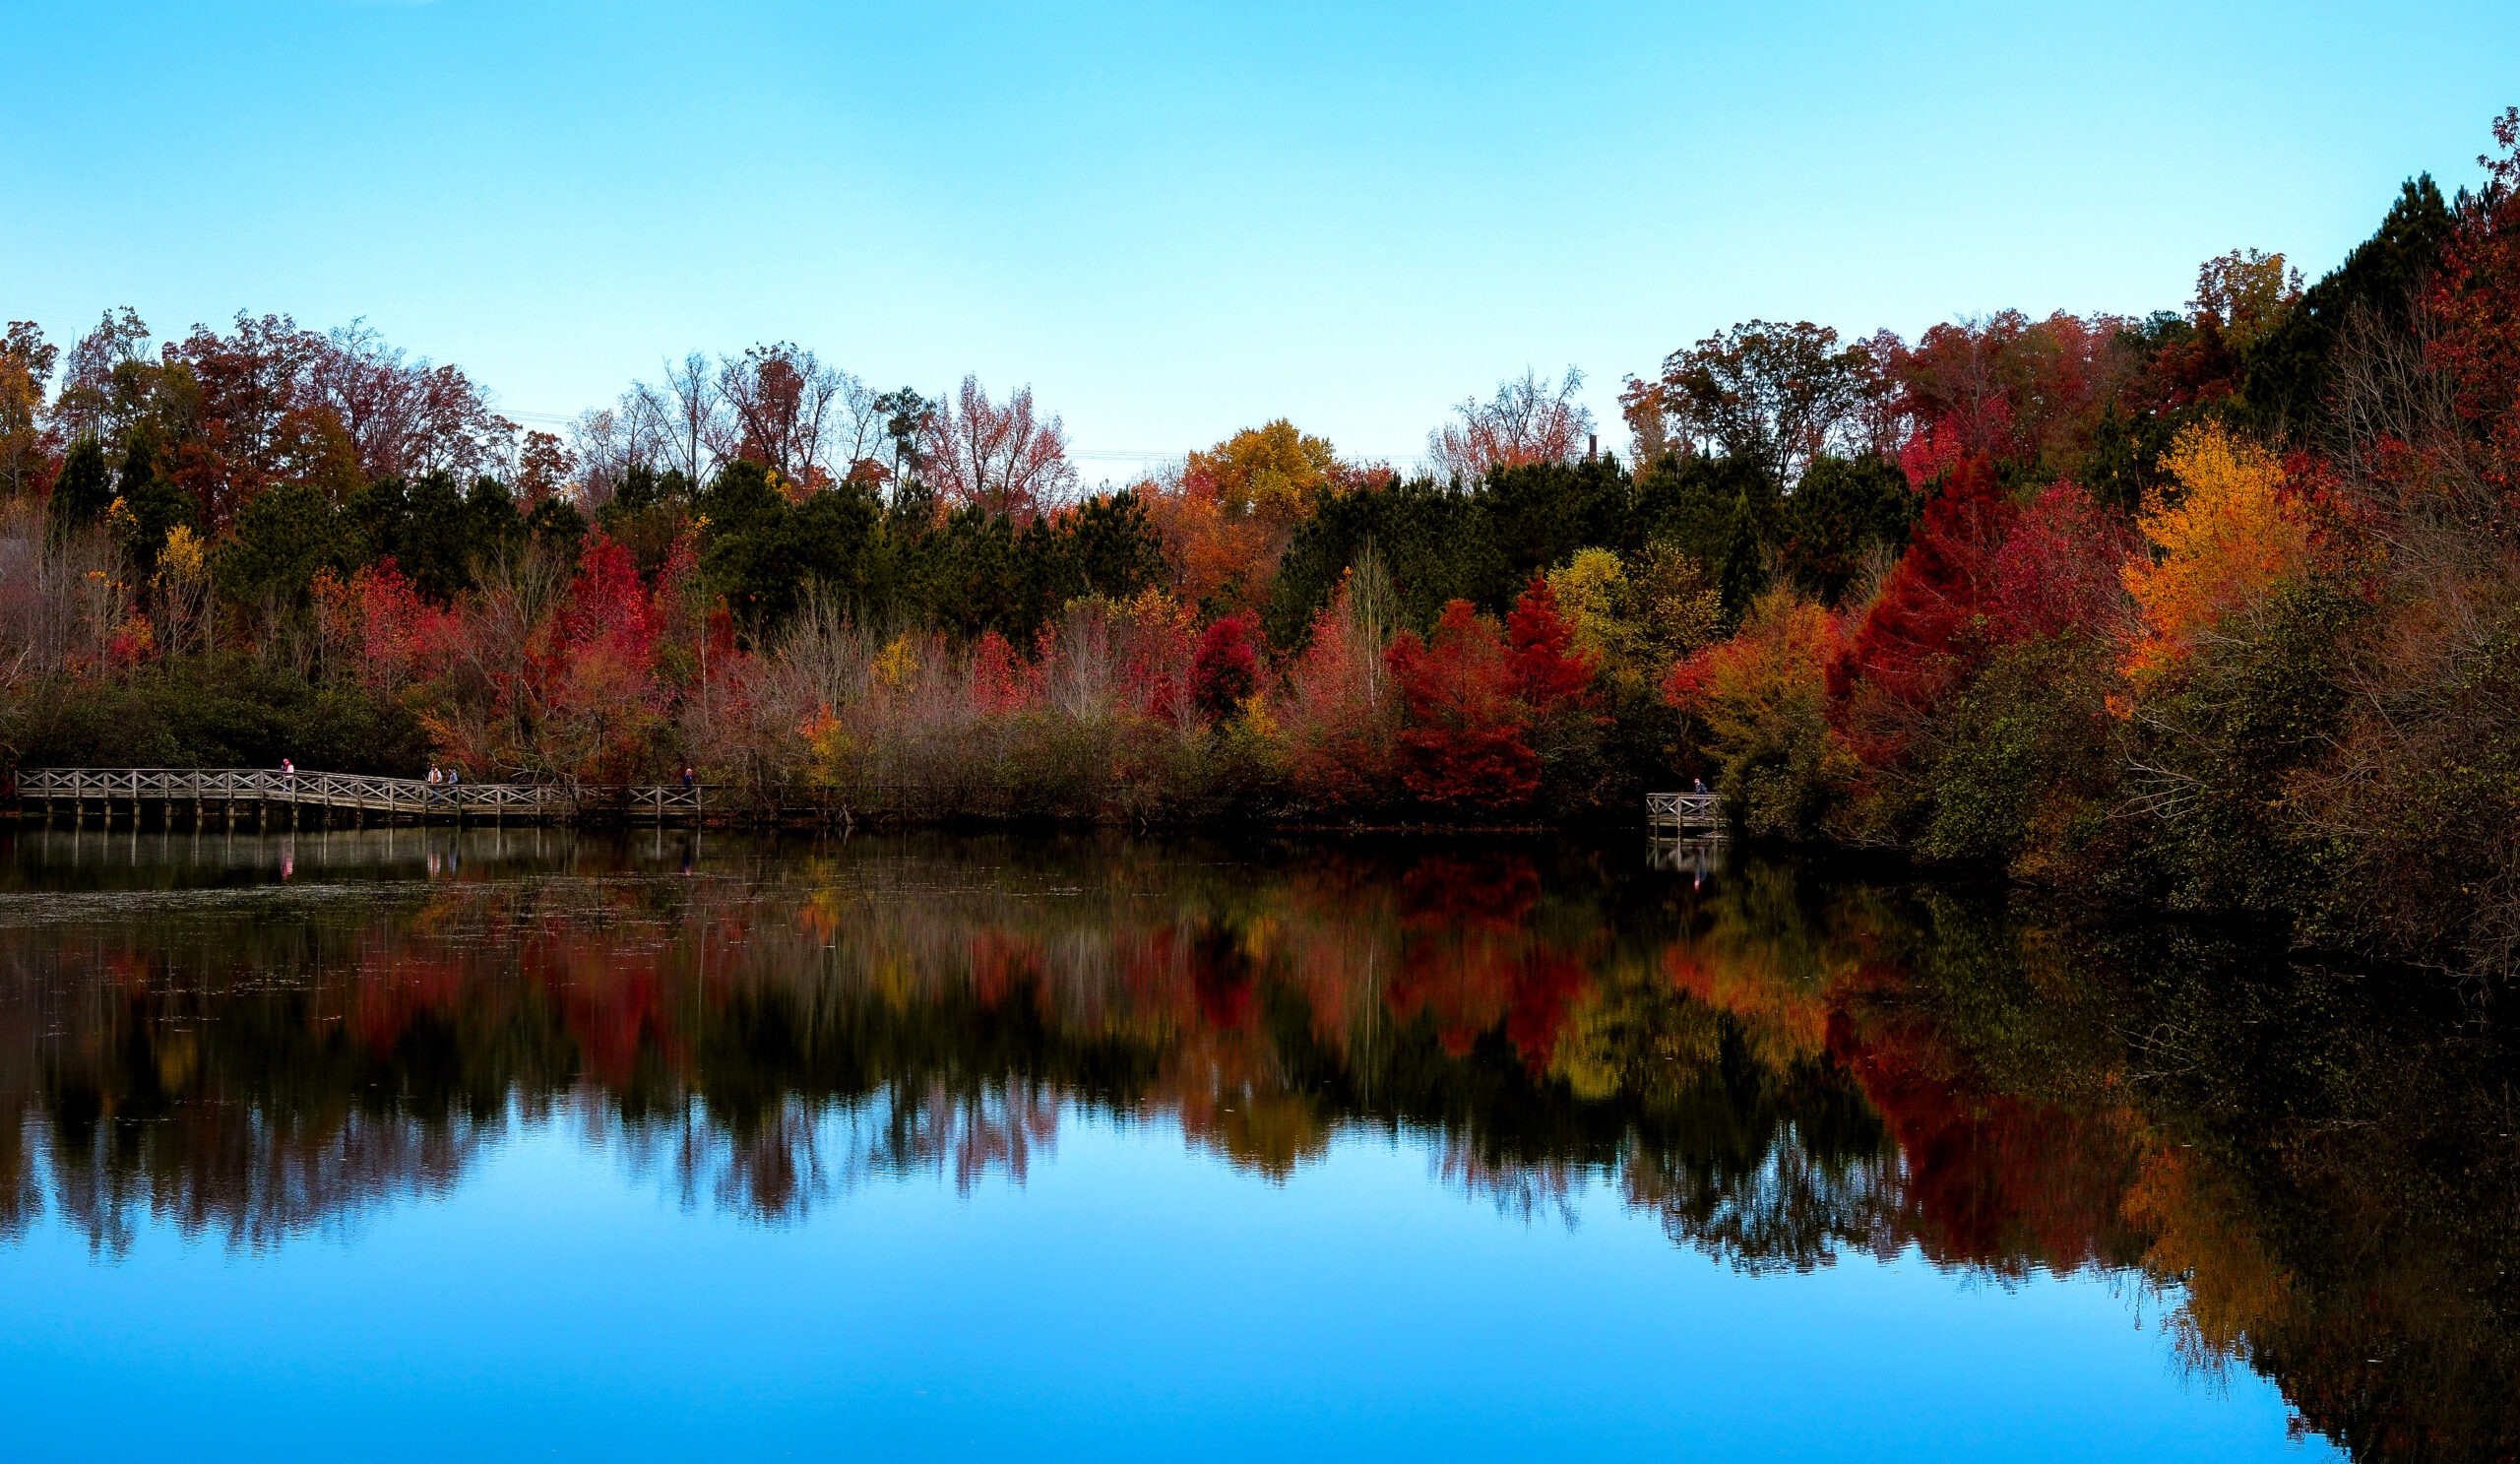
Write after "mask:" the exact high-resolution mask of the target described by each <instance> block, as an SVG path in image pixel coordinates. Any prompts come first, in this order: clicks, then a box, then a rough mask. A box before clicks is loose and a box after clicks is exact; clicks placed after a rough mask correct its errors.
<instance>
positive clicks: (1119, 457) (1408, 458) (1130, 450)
mask: <svg viewBox="0 0 2520 1464" xmlns="http://www.w3.org/2000/svg"><path fill="white" fill-rule="evenodd" d="M500 415H501V416H504V417H506V418H507V419H508V420H509V421H512V422H520V423H525V424H529V425H533V426H552V427H567V426H574V425H575V424H576V423H577V420H578V419H577V418H576V417H575V416H568V415H563V414H559V413H556V412H524V411H519V410H516V409H508V410H505V411H502V412H501V413H500ZM1067 455H1068V459H1069V460H1070V461H1071V462H1078V463H1111V464H1126V465H1129V466H1133V467H1141V468H1146V467H1162V466H1165V465H1167V464H1172V463H1178V462H1182V461H1184V460H1186V459H1187V458H1188V457H1189V456H1190V454H1189V451H1188V450H1187V449H1182V450H1176V451H1172V452H1161V451H1156V450H1153V449H1149V448H1139V447H1072V448H1070V449H1068V454H1067ZM1340 456H1342V457H1344V458H1346V459H1347V460H1348V461H1349V462H1351V463H1388V464H1390V465H1391V466H1392V467H1394V468H1397V469H1401V470H1403V471H1408V472H1416V471H1420V470H1423V469H1426V468H1429V467H1430V466H1431V465H1432V463H1433V460H1432V459H1430V458H1428V457H1427V456H1426V455H1425V454H1424V453H1422V452H1407V453H1342V454H1341V455H1340Z"/></svg>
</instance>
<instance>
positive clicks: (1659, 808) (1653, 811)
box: [1645, 793, 1724, 838]
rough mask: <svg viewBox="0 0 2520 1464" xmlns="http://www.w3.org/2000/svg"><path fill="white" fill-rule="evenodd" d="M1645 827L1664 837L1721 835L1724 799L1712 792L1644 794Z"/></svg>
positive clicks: (1722, 830)
mask: <svg viewBox="0 0 2520 1464" xmlns="http://www.w3.org/2000/svg"><path fill="white" fill-rule="evenodd" d="M1645 826H1646V828H1647V829H1649V830H1651V831H1652V832H1653V833H1655V834H1656V835H1658V836H1662V837H1665V838H1687V837H1690V836H1693V835H1695V836H1713V835H1717V834H1721V833H1723V832H1724V808H1723V802H1722V800H1721V799H1720V798H1719V797H1718V796H1716V795H1714V794H1711V793H1649V794H1647V795H1646V796H1645Z"/></svg>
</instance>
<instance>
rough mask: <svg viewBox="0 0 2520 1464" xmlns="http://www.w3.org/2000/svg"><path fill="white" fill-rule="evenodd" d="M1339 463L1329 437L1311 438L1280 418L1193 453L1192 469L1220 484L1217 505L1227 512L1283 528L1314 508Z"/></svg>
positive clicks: (1197, 473)
mask: <svg viewBox="0 0 2520 1464" xmlns="http://www.w3.org/2000/svg"><path fill="white" fill-rule="evenodd" d="M1337 466H1338V458H1337V455H1335V454H1334V453H1332V452H1331V450H1330V443H1329V442H1328V441H1327V440H1326V439H1323V438H1320V437H1307V436H1305V435H1304V434H1303V433H1301V432H1298V431H1296V430H1295V426H1294V423H1292V422H1291V421H1288V420H1287V419H1286V418H1285V417H1280V418H1278V419H1277V420H1276V421H1273V422H1270V423H1269V424H1268V425H1266V426H1260V427H1245V428H1243V429H1242V430H1241V431H1239V432H1236V433H1234V434H1233V435H1232V436H1230V437H1229V438H1227V439H1226V440H1225V441H1223V442H1220V443H1218V444H1217V445H1216V446H1215V447H1212V448H1210V449H1208V450H1207V451H1206V452H1194V453H1192V454H1190V464H1189V472H1190V473H1191V474H1193V475H1198V476H1204V477H1206V478H1207V479H1208V480H1209V481H1210V482H1212V483H1214V484H1215V485H1216V495H1217V502H1218V505H1219V506H1220V507H1221V508H1223V509H1224V510H1225V512H1226V513H1227V514H1228V515H1229V516H1231V517H1240V516H1242V515H1246V514H1247V515H1250V516H1251V517H1253V518H1257V519H1261V520H1264V521H1266V522H1268V523H1271V524H1275V525H1279V526H1282V527H1283V526H1285V525H1289V524H1292V523H1294V522H1295V521H1296V520H1297V519H1300V518H1302V517H1303V516H1304V515H1305V514H1306V513H1308V512H1310V511H1311V509H1312V504H1313V500H1314V499H1315V498H1317V497H1318V496H1319V495H1320V493H1321V490H1322V488H1323V487H1324V486H1325V485H1327V484H1328V483H1329V481H1330V475H1331V470H1332V469H1334V468H1335V467H1337Z"/></svg>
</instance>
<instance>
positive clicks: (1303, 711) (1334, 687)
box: [1273, 584, 1398, 808]
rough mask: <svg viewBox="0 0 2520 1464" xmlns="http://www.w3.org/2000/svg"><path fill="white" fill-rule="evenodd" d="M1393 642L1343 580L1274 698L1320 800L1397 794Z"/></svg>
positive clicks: (1305, 789)
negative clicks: (1364, 619) (1365, 619)
mask: <svg viewBox="0 0 2520 1464" xmlns="http://www.w3.org/2000/svg"><path fill="white" fill-rule="evenodd" d="M1385 649H1386V648H1385V647H1384V646H1383V644H1382V642H1381V640H1380V639H1379V638H1378V636H1377V635H1376V633H1375V631H1374V628H1373V627H1372V626H1370V625H1366V624H1362V623H1360V622H1359V621H1358V619H1357V617H1356V615H1355V600H1354V596H1353V594H1352V590H1351V587H1350V586H1348V585H1345V584H1342V585H1341V586H1340V587H1339V594H1338V597H1337V599H1335V600H1334V601H1333V602H1332V603H1331V605H1329V606H1328V607H1326V608H1325V609H1323V610H1322V612H1321V613H1320V614H1319V615H1318V616H1316V617H1315V618H1314V620H1313V622H1312V640H1311V642H1310V643H1309V644H1307V645H1306V646H1305V647H1304V649H1303V654H1302V655H1300V656H1298V657H1297V658H1296V659H1295V663H1294V666H1293V667H1292V668H1291V669H1290V670H1289V672H1288V675H1287V695H1286V697H1285V698H1284V699H1283V700H1282V701H1281V702H1279V703H1277V704H1275V705H1274V708H1273V710H1274V711H1275V712H1276V714H1277V717H1278V722H1279V727H1280V730H1281V733H1282V735H1283V736H1284V739H1285V745H1286V749H1287V770H1288V774H1289V776H1290V777H1291V778H1292V780H1293V783H1294V786H1295V791H1296V792H1297V793H1299V794H1301V795H1302V796H1303V797H1304V798H1305V799H1306V800H1307V801H1310V802H1312V803H1315V804H1318V805H1323V806H1328V807H1334V808H1335V807H1346V806H1353V805H1357V804H1366V803H1373V802H1376V801H1379V800H1381V799H1382V798H1384V797H1387V796H1389V792H1390V779H1389V775H1390V771H1391V758H1392V750H1393V745H1394V744H1393V731H1394V726H1395V724H1396V722H1397V720H1398V719H1397V717H1396V716H1395V715H1394V714H1395V711H1396V709H1395V708H1394V707H1393V705H1392V695H1391V689H1390V677H1389V675H1388V673H1387V663H1386V658H1385Z"/></svg>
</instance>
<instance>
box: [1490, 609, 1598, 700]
mask: <svg viewBox="0 0 2520 1464" xmlns="http://www.w3.org/2000/svg"><path fill="white" fill-rule="evenodd" d="M1505 634H1506V638H1507V639H1508V641H1510V642H1511V644H1512V646H1513V653H1512V660H1513V672H1514V694H1515V695H1516V696H1519V697H1521V698H1522V700H1523V704H1524V705H1525V706H1527V707H1529V708H1530V709H1531V710H1532V713H1533V714H1534V715H1535V716H1540V717H1547V716H1550V715H1551V714H1553V713H1555V712H1557V711H1559V710H1560V709H1563V708H1568V707H1587V706H1589V705H1590V704H1591V702H1592V687H1593V673H1594V671H1596V670H1597V669H1599V668H1600V661H1599V658H1597V657H1594V656H1592V655H1589V654H1587V653H1586V652H1583V651H1579V650H1577V649H1576V648H1575V627H1574V626H1572V625H1569V624H1568V623H1567V622H1566V617H1565V616H1564V615H1563V614H1561V613H1559V611H1558V608H1557V592H1556V591H1555V590H1553V589H1551V588H1549V583H1548V577H1547V576H1546V575H1539V574H1536V575H1533V576H1532V582H1531V583H1530V584H1529V585H1527V586H1525V587H1524V589H1523V593H1522V597H1521V598H1520V599H1518V600H1516V601H1515V602H1514V608H1513V610H1512V612H1511V613H1509V614H1508V615H1506V617H1505Z"/></svg>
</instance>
